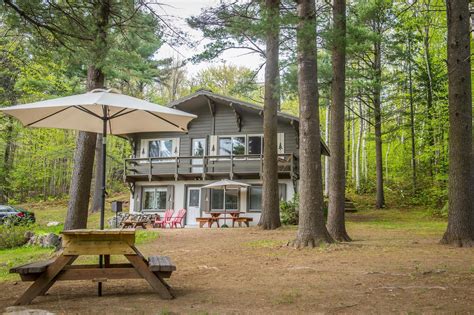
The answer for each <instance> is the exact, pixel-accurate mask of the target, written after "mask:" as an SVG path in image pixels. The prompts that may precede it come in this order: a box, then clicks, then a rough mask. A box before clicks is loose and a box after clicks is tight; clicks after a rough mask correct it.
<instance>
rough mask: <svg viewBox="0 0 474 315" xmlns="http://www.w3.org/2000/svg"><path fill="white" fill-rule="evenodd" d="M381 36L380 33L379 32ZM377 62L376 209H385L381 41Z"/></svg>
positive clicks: (375, 113)
mask: <svg viewBox="0 0 474 315" xmlns="http://www.w3.org/2000/svg"><path fill="white" fill-rule="evenodd" d="M379 34H380V32H379ZM374 53H375V56H374V57H375V62H374V72H375V87H374V118H375V119H374V122H375V126H374V129H375V169H376V175H377V185H376V187H377V197H376V202H375V207H376V208H377V209H382V208H384V207H385V196H384V191H383V190H384V187H383V162H382V105H381V89H382V82H381V81H382V80H381V79H382V47H381V43H380V41H377V42H376V43H375V44H374Z"/></svg>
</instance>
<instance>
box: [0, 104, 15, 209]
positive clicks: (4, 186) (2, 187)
mask: <svg viewBox="0 0 474 315" xmlns="http://www.w3.org/2000/svg"><path fill="white" fill-rule="evenodd" d="M13 104H14V103H12V105H13ZM6 119H7V126H6V128H5V131H4V132H5V151H4V154H3V165H2V170H1V171H0V174H1V176H0V203H7V202H8V198H9V196H10V172H11V170H12V168H13V157H14V151H15V144H14V130H13V118H11V117H10V116H8V117H7V118H6Z"/></svg>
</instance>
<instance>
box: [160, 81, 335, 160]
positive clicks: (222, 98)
mask: <svg viewBox="0 0 474 315" xmlns="http://www.w3.org/2000/svg"><path fill="white" fill-rule="evenodd" d="M200 97H205V98H207V99H211V100H213V101H216V102H217V101H219V102H223V103H228V104H232V105H236V106H241V107H244V108H246V109H249V110H253V111H258V112H261V111H262V110H263V107H262V106H261V105H257V104H253V103H249V102H246V101H243V100H239V99H237V98H234V97H230V96H224V95H221V94H217V93H213V92H211V91H209V90H205V89H200V90H198V91H196V92H194V93H192V94H190V95H187V96H184V97H182V98H180V99H177V100H175V101H173V102H171V103H168V104H167V105H166V106H168V107H173V108H175V107H177V106H179V105H183V104H185V103H189V102H192V101H193V100H196V99H197V98H200ZM277 115H278V117H279V118H281V119H286V120H289V121H294V122H296V123H299V118H298V117H296V116H293V115H290V114H287V113H284V112H281V111H278V113H277ZM321 145H322V146H323V147H322V150H323V151H325V152H323V153H325V154H326V155H329V148H328V146H327V145H326V143H325V142H324V140H323V139H321Z"/></svg>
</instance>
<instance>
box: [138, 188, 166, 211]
mask: <svg viewBox="0 0 474 315" xmlns="http://www.w3.org/2000/svg"><path fill="white" fill-rule="evenodd" d="M166 197H167V189H166V188H165V187H153V188H144V189H143V207H142V209H143V211H164V210H166Z"/></svg>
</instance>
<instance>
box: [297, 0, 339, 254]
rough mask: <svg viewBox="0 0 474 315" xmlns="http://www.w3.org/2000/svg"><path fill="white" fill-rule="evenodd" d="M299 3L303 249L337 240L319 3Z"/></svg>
mask: <svg viewBox="0 0 474 315" xmlns="http://www.w3.org/2000/svg"><path fill="white" fill-rule="evenodd" d="M297 4H298V5H297V10H298V27H297V53H298V92H299V93H298V94H299V102H300V126H299V133H300V148H299V158H300V174H301V177H300V204H299V224H298V232H297V235H296V239H295V240H294V241H293V242H292V243H291V244H292V245H293V246H294V247H297V248H299V247H306V246H310V247H314V246H318V245H319V244H321V243H328V242H333V239H332V237H331V236H330V235H329V232H328V231H327V229H326V225H325V222H324V221H325V220H324V212H323V191H322V172H321V133H320V132H321V131H320V129H319V99H318V98H319V96H318V81H317V59H316V11H315V3H314V1H313V0H298V1H297ZM331 141H332V139H331Z"/></svg>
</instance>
